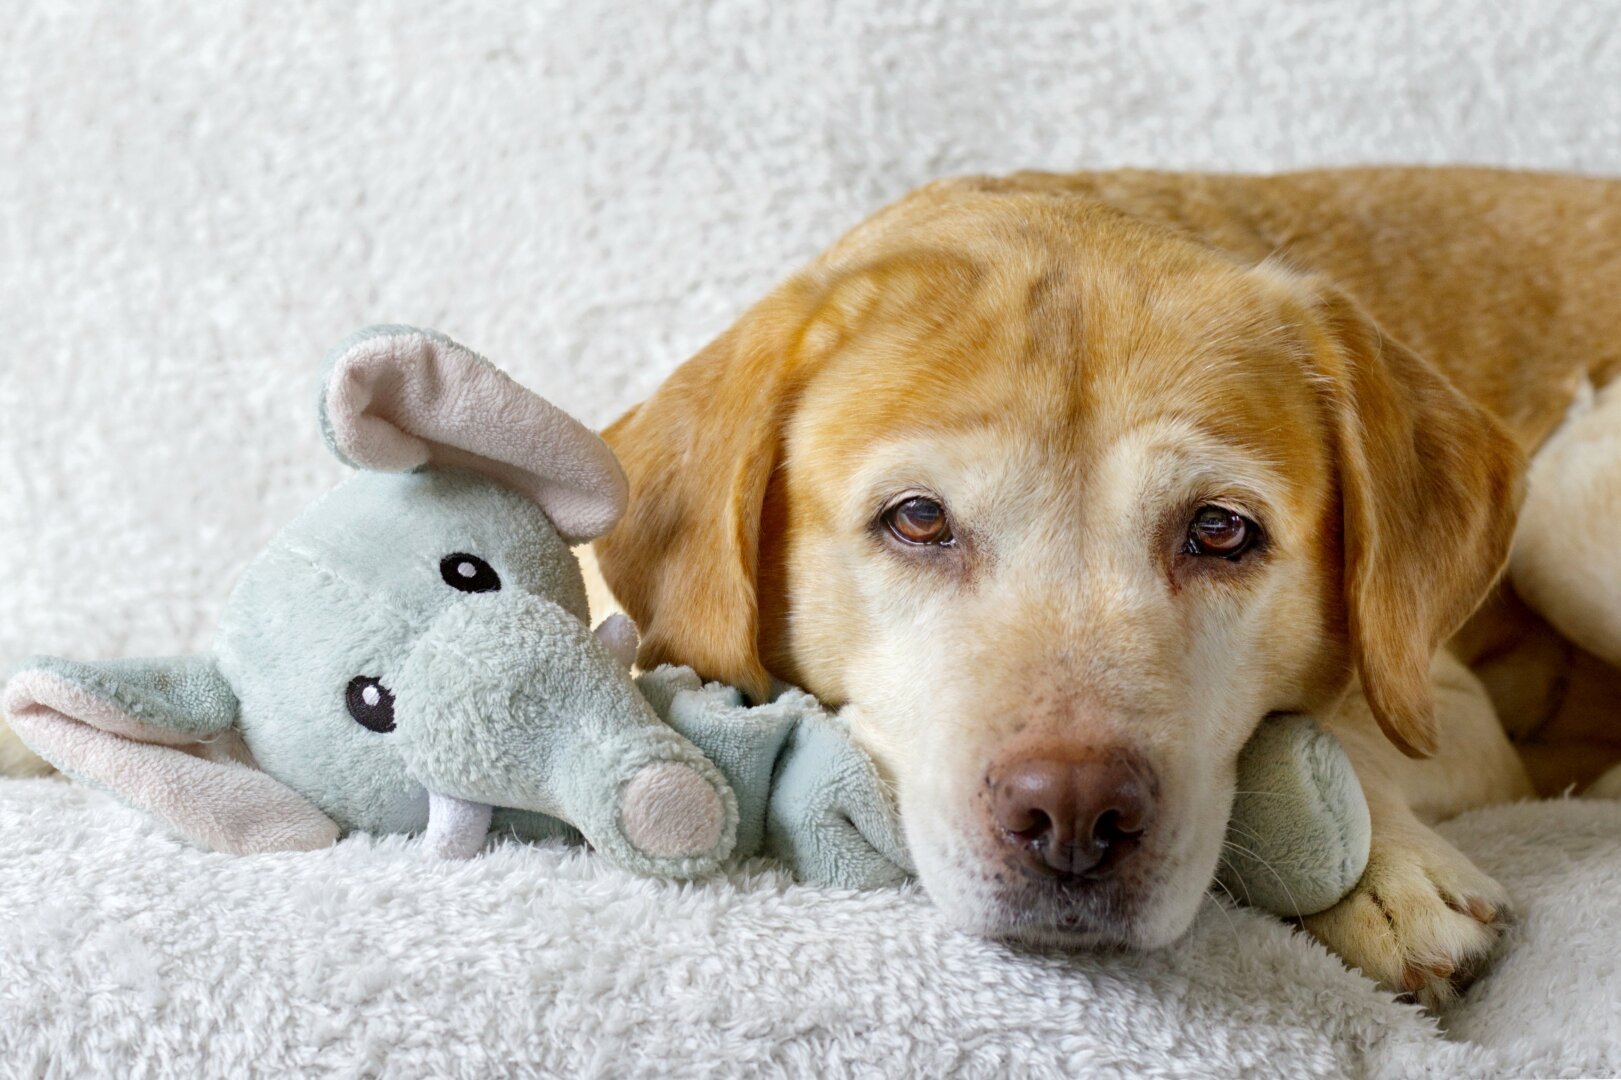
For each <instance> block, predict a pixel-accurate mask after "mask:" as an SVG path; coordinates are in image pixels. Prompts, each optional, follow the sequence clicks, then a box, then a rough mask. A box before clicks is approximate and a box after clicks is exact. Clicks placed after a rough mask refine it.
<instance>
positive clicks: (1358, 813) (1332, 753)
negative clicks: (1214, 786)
mask: <svg viewBox="0 0 1621 1080" xmlns="http://www.w3.org/2000/svg"><path fill="white" fill-rule="evenodd" d="M1237 787H1238V793H1237V795H1236V796H1235V797H1234V799H1233V811H1232V818H1231V820H1230V823H1229V825H1228V829H1227V847H1226V850H1225V852H1224V854H1223V857H1222V867H1221V872H1220V874H1219V875H1218V879H1219V880H1220V881H1221V883H1222V884H1223V885H1224V886H1225V887H1226V888H1227V890H1228V891H1229V892H1231V893H1232V894H1233V896H1234V897H1235V898H1237V899H1239V900H1242V901H1243V902H1244V903H1246V904H1250V905H1252V906H1254V907H1259V908H1265V909H1266V910H1267V911H1271V912H1275V913H1277V914H1279V915H1288V916H1299V915H1312V914H1315V913H1317V912H1319V911H1323V910H1325V909H1327V908H1330V907H1333V906H1334V905H1335V904H1337V903H1338V902H1339V901H1340V898H1341V897H1343V896H1344V895H1345V894H1346V893H1348V892H1350V891H1351V887H1352V886H1354V885H1355V884H1356V883H1357V880H1358V879H1359V878H1361V877H1362V871H1363V870H1365V869H1366V868H1367V865H1368V849H1369V845H1370V844H1371V842H1372V839H1373V823H1372V820H1371V819H1370V818H1369V816H1368V802H1367V799H1366V798H1364V797H1363V794H1362V785H1361V783H1360V782H1359V781H1358V780H1357V778H1356V771H1355V770H1354V769H1353V768H1352V767H1351V762H1350V759H1349V758H1347V757H1346V756H1345V750H1344V748H1343V747H1341V746H1340V743H1339V740H1338V739H1336V738H1334V736H1332V735H1330V734H1329V733H1328V732H1326V731H1324V730H1323V729H1322V728H1320V727H1318V726H1317V725H1316V724H1315V723H1314V722H1313V721H1312V720H1311V718H1310V717H1307V716H1293V715H1291V716H1275V717H1271V718H1269V719H1267V720H1266V721H1264V722H1263V723H1262V724H1261V726H1260V728H1259V729H1258V730H1257V731H1256V732H1255V734H1254V735H1253V736H1252V737H1251V738H1250V741H1249V743H1248V744H1247V745H1246V746H1245V747H1244V752H1243V753H1242V754H1241V755H1240V756H1239V759H1238V785H1237Z"/></svg>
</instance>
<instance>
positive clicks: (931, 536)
mask: <svg viewBox="0 0 1621 1080" xmlns="http://www.w3.org/2000/svg"><path fill="white" fill-rule="evenodd" d="M884 525H885V526H886V527H887V528H888V529H889V531H890V532H891V533H893V534H894V535H895V538H896V539H898V540H900V541H901V542H902V543H906V544H938V545H941V546H944V545H946V544H949V543H951V541H952V536H951V523H950V522H949V521H947V520H946V508H945V507H943V506H941V505H940V504H939V503H938V502H936V501H935V500H933V499H931V498H928V497H927V496H925V495H914V496H912V497H911V498H910V499H906V500H903V501H902V502H898V503H896V504H895V505H894V506H892V507H890V508H889V509H888V510H886V511H884Z"/></svg>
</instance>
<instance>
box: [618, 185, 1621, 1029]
mask: <svg viewBox="0 0 1621 1080" xmlns="http://www.w3.org/2000/svg"><path fill="white" fill-rule="evenodd" d="M1618 370H1621V181H1615V180H1604V179H1592V178H1582V177H1575V176H1561V175H1541V174H1531V173H1518V172H1509V171H1495V170H1487V169H1473V168H1440V169H1422V168H1358V169H1345V170H1329V171H1317V172H1306V173H1299V174H1292V175H1280V176H1270V177H1264V176H1236V175H1197V174H1176V173H1162V172H1138V171H1124V172H1103V173H1081V174H1073V175H1060V174H1051V173H1019V174H1015V175H1012V176H1008V177H1002V178H997V177H969V178H963V179H955V180H947V181H941V182H936V183H932V184H929V185H927V186H925V187H923V188H921V189H919V190H917V191H915V192H913V193H912V194H910V195H908V196H906V197H905V198H903V199H901V200H900V201H899V202H897V203H895V204H893V205H891V206H889V207H887V208H885V209H883V210H881V211H879V212H878V213H877V214H875V215H874V216H873V217H871V218H870V219H868V220H867V221H865V222H864V223H862V224H860V225H858V226H857V227H856V228H855V229H854V230H853V231H851V232H850V233H848V234H847V235H846V236H844V237H843V238H842V239H840V240H839V241H838V242H836V243H835V244H834V245H833V246H832V247H831V248H830V249H828V250H827V251H826V252H825V253H823V254H822V255H821V256H819V257H818V258H816V259H815V260H814V261H812V262H811V263H810V264H809V265H808V266H807V267H806V268H805V269H803V270H802V271H800V272H799V273H796V274H794V275H793V276H792V277H790V278H788V279H787V280H786V281H785V282H783V283H782V284H781V285H780V286H778V287H777V288H775V289H774V290H772V291H771V292H770V293H769V294H768V295H767V296H765V297H764V298H763V299H761V300H760V301H759V302H758V303H757V304H755V305H754V306H753V307H751V308H750V309H749V310H748V311H747V312H746V313H745V314H744V315H743V316H742V317H741V318H740V319H739V320H738V321H737V322H736V323H735V324H734V325H732V326H731V327H730V328H729V329H728V330H726V331H725V332H724V333H723V334H721V335H720V336H719V337H718V338H717V339H715V340H714V341H713V342H712V343H711V344H710V345H709V346H707V347H706V348H704V349H703V350H702V351H701V352H699V353H698V354H697V355H696V356H695V357H694V358H692V359H691V360H689V361H688V362H687V363H685V364H684V365H683V366H681V367H680V368H679V369H678V370H676V371H675V373H674V374H673V375H672V376H671V377H670V378H669V379H668V381H667V382H665V383H664V384H663V386H662V387H660V388H659V389H658V390H657V391H656V392H655V393H654V394H653V395H652V397H651V398H649V399H648V400H647V401H645V402H644V403H642V404H640V405H638V406H636V407H634V408H632V409H631V410H630V411H629V412H627V413H626V414H625V415H624V416H623V417H622V418H621V419H619V420H618V421H617V422H616V423H614V424H613V425H612V426H610V427H609V428H608V429H607V431H606V433H605V434H606V437H607V439H608V441H609V442H610V444H611V445H612V446H613V448H614V450H615V451H616V452H617V454H618V455H619V457H620V459H621V461H622V462H623V464H624V466H625V469H626V471H627V473H628V476H629V479H630V485H631V503H630V510H629V512H628V514H627V515H626V517H625V519H624V520H623V522H622V523H621V524H620V525H619V526H618V528H617V529H616V530H615V531H614V532H613V533H611V534H610V535H609V536H608V537H606V538H605V539H603V540H601V541H599V542H598V543H597V545H596V555H597V559H598V561H599V563H600V569H601V573H602V575H603V577H604V579H605V582H606V585H607V587H608V589H609V590H611V593H612V596H613V598H614V599H615V600H616V601H617V603H618V604H620V605H622V606H623V608H624V609H625V610H626V611H628V612H629V613H630V615H631V616H632V617H633V618H634V619H635V620H636V621H637V623H638V624H639V625H640V626H641V627H642V629H643V631H644V634H645V638H644V642H643V645H642V649H641V656H640V660H641V663H642V664H643V665H644V666H647V665H653V664H659V663H665V662H675V663H684V664H690V665H692V666H693V667H695V668H696V669H697V670H698V671H699V672H700V673H701V674H702V675H704V676H705V677H708V678H713V679H719V680H723V681H726V682H730V683H734V684H737V685H738V686H741V687H743V688H744V689H745V690H746V691H747V692H748V693H749V694H750V695H751V696H753V697H754V698H761V697H764V696H765V695H766V694H767V693H768V692H769V687H770V685H771V682H772V680H773V679H781V680H784V681H786V682H790V683H794V684H797V685H800V686H803V687H805V688H806V689H808V690H810V691H811V692H813V693H815V694H816V695H818V696H819V697H821V698H822V699H823V700H824V701H826V702H828V703H830V704H833V705H838V706H844V707H846V708H847V710H848V714H849V715H850V716H851V718H852V730H853V733H854V736H855V737H856V738H857V739H858V740H859V742H860V743H861V744H862V745H863V746H864V747H865V748H866V749H867V750H868V751H869V752H870V753H871V755H872V757H873V758H874V760H875V761H876V762H877V763H878V765H879V767H880V769H881V771H882V772H883V773H884V775H885V777H886V779H887V781H888V782H890V783H891V784H892V785H893V788H894V791H895V795H896V799H897V802H898V806H899V809H900V815H901V820H902V822H903V824H904V827H905V830H906V835H907V839H908V843H909V845H910V848H911V851H912V854H913V856H914V858H915V860H916V863H917V869H918V874H919V877H920V879H921V881H922V883H923V885H924V887H925V889H926V890H927V891H928V892H929V893H930V894H931V895H932V897H933V898H934V900H935V901H936V903H937V905H938V907H939V908H940V909H941V910H942V911H943V912H944V913H945V914H946V916H947V917H949V918H950V919H952V920H953V921H955V922H956V923H958V924H960V925H961V926H963V927H964V928H966V929H968V930H971V931H974V932H977V933H980V934H984V935H987V936H991V937H995V938H1002V939H1009V940H1012V941H1019V942H1028V943H1035V944H1039V945H1045V944H1057V945H1063V946H1079V947H1090V946H1125V947H1137V948H1153V947H1157V946H1163V945H1165V944H1167V943H1169V942H1172V941H1174V940H1175V939H1176V938H1177V937H1178V936H1179V935H1181V934H1182V933H1183V932H1184V931H1185V930H1186V929H1187V928H1188V926H1189V925H1190V923H1191V921H1192V920H1193V918H1194V916H1195V914H1196V912H1197V910H1198V909H1199V907H1200V905H1201V903H1202V902H1203V897H1204V896H1205V894H1206V893H1207V891H1208V890H1209V889H1210V888H1211V885H1212V880H1213V877H1214V874H1215V871H1216V869H1217V867H1218V864H1219V861H1220V859H1221V858H1222V855H1223V845H1224V833H1225V830H1226V827H1227V820H1228V813H1229V808H1230V805H1231V801H1232V798H1233V795H1234V766H1235V758H1236V755H1237V754H1238V751H1239V749H1240V747H1242V746H1243V745H1244V743H1245V741H1246V740H1247V739H1248V738H1249V736H1250V734H1251V733H1252V732H1253V731H1254V730H1255V728H1256V725H1258V724H1259V723H1261V721H1262V720H1263V719H1264V718H1265V717H1267V716H1269V715H1271V714H1274V713H1281V712H1292V713H1307V714H1311V715H1313V716H1316V717H1318V718H1319V719H1320V720H1321V722H1322V723H1323V724H1325V725H1326V726H1327V727H1328V728H1329V729H1330V730H1332V731H1334V732H1335V733H1336V734H1337V735H1338V736H1339V738H1340V740H1341V741H1342V742H1343V744H1344V745H1345V747H1346V750H1347V751H1348V753H1349V754H1350V756H1351V759H1352V761H1353V763H1354V765H1355V768H1356V770H1357V774H1358V777H1359V779H1360V781H1361V783H1362V786H1363V789H1364V791H1365V793H1366V795H1367V799H1368V804H1369V808H1370V811H1371V814H1372V821H1373V840H1372V851H1371V855H1370V860H1369V864H1368V868H1367V871H1366V873H1365V874H1364V875H1363V877H1362V879H1361V881H1360V883H1359V884H1358V886H1357V887H1356V889H1355V890H1354V891H1353V892H1352V893H1351V894H1350V895H1349V896H1347V897H1346V898H1345V899H1344V900H1343V901H1342V902H1341V903H1339V904H1338V905H1337V906H1335V907H1333V908H1331V909H1329V910H1328V911H1326V912H1322V913H1320V914H1316V915H1311V916H1309V917H1306V918H1305V919H1303V920H1302V921H1303V924H1304V926H1305V927H1306V929H1307V930H1308V931H1309V932H1310V933H1312V934H1314V935H1315V936H1316V937H1317V938H1318V939H1320V940H1321V941H1322V942H1324V943H1325V944H1326V945H1328V946H1329V947H1330V948H1332V949H1333V950H1335V951H1336V952H1338V953H1339V955H1340V956H1341V957H1343V958H1344V959H1345V960H1347V961H1348V962H1350V963H1351V964H1353V965H1355V966H1356V967H1358V968H1360V969H1361V970H1362V971H1363V972H1365V973H1366V974H1367V975H1369V976H1370V977H1372V978H1373V979H1375V980H1376V981H1378V982H1379V983H1381V984H1382V985H1384V986H1386V987H1388V988H1390V989H1391V990H1393V991H1395V992H1397V993H1401V994H1405V995H1410V996H1411V997H1412V998H1413V999H1416V1000H1418V1001H1420V1002H1422V1003H1423V1004H1425V1005H1427V1006H1429V1007H1431V1008H1438V1007H1441V1006H1443V1005H1445V1004H1446V1003H1447V1002H1448V1001H1450V1000H1452V999H1453V998H1454V997H1455V996H1456V995H1457V994H1458V993H1460V992H1461V991H1462V990H1463V989H1464V988H1465V987H1466V986H1467V985H1468V984H1469V982H1470V981H1471V979H1472V978H1474V977H1475V976H1476V975H1477V974H1478V973H1479V972H1480V971H1481V970H1482V968H1483V966H1484V965H1485V963H1486V962H1487V961H1488V958H1489V957H1490V955H1491V953H1492V951H1493V949H1494V946H1495V944H1496V943H1497V941H1498V939H1499V936H1500V934H1501V932H1502V930H1503V928H1504V926H1505V924H1506V922H1507V920H1508V919H1509V917H1510V912H1511V907H1510V902H1509V897H1508V896H1507V895H1506V894H1505V891H1504V890H1503V888H1502V887H1501V886H1500V885H1499V884H1498V883H1497V882H1495V881H1494V880H1492V879H1491V878H1490V877H1489V876H1488V875H1486V874H1485V873H1483V872H1482V871H1480V870H1479V869H1478V868H1476V867H1475V866H1474V865H1473V864H1472V863H1471V862H1470V861H1469V859H1468V858H1466V857H1465V856H1464V855H1463V854H1462V853H1460V852H1459V851H1457V850H1456V849H1455V848H1454V847H1452V846H1451V845H1450V844H1448V843H1447V842H1446V841H1445V840H1443V839H1442V838H1441V837H1440V836H1439V835H1437V834H1436V833H1435V832H1434V831H1433V830H1432V829H1431V827H1430V825H1431V824H1432V823H1433V822H1435V821H1436V820H1438V819H1440V818H1443V817H1446V816H1449V815H1453V814H1456V813H1458V812H1461V811H1463V810H1465V809H1468V808H1471V807H1476V806H1481V805H1485V804H1489V803H1494V802H1500V801H1505V800H1512V799H1518V798H1521V797H1525V796H1529V795H1531V794H1532V793H1533V791H1534V790H1540V791H1543V792H1549V791H1557V790H1564V789H1567V788H1569V787H1570V786H1572V785H1583V786H1590V787H1591V789H1592V790H1593V792H1594V793H1609V794H1617V795H1621V780H1618V779H1617V774H1615V773H1612V774H1610V775H1608V776H1602V777H1601V776H1600V774H1601V773H1602V772H1603V771H1604V769H1605V768H1606V767H1607V766H1609V765H1610V764H1611V763H1613V762H1614V761H1615V760H1616V759H1617V758H1618V757H1621V724H1617V723H1616V722H1615V721H1613V720H1612V719H1611V716H1612V712H1613V709H1612V708H1611V707H1610V705H1609V703H1610V702H1613V701H1615V700H1616V697H1615V693H1616V691H1617V690H1621V678H1618V675H1617V672H1618V665H1621V595H1618V590H1621V549H1618V548H1617V546H1616V545H1615V544H1614V543H1613V540H1612V534H1613V531H1614V528H1615V524H1614V523H1615V522H1616V521H1617V514H1618V513H1621V388H1617V387H1616V386H1615V385H1614V383H1615V379H1614V376H1615V375H1616V373H1617V371H1618ZM1505 567H1506V568H1508V573H1507V575H1506V576H1505V574H1504V570H1505ZM942 718H944V719H942Z"/></svg>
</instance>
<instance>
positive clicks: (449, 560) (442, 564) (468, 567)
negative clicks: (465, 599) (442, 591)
mask: <svg viewBox="0 0 1621 1080" xmlns="http://www.w3.org/2000/svg"><path fill="white" fill-rule="evenodd" d="M439 576H440V577H442V578H444V579H445V584H446V585H449V586H450V587H451V588H452V589H456V590H458V591H460V592H466V593H480V592H495V591H496V590H497V589H499V588H500V587H501V576H500V575H499V574H497V573H496V572H495V567H493V566H491V565H490V564H489V563H487V562H485V561H484V560H483V559H481V558H479V557H478V556H477V555H469V554H467V553H466V552H465V551H458V552H457V553H456V554H454V555H446V556H445V557H444V558H443V559H440V560H439Z"/></svg>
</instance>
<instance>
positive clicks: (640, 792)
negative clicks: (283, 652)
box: [393, 593, 737, 877]
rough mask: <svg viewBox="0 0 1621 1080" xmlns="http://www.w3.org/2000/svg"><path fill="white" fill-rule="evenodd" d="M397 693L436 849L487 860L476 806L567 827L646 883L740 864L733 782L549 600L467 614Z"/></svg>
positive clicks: (437, 626) (518, 598)
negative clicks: (732, 859)
mask: <svg viewBox="0 0 1621 1080" xmlns="http://www.w3.org/2000/svg"><path fill="white" fill-rule="evenodd" d="M393 691H394V694H395V698H396V707H395V708H396V717H397V722H398V731H397V733H396V734H397V736H398V737H400V746H401V751H402V753H403V754H404V756H405V758H406V763H407V767H408V768H409V769H410V770H411V772H412V774H413V775H414V776H415V777H417V779H419V780H420V781H421V782H422V783H423V784H424V785H425V786H426V787H427V788H428V790H429V791H430V792H432V793H434V796H433V799H434V801H433V802H432V804H431V806H430V818H429V831H430V836H431V837H433V838H435V842H436V843H438V842H440V841H439V839H438V838H445V839H444V841H443V842H444V843H446V844H450V843H451V842H452V838H459V839H456V840H455V843H456V846H458V848H466V847H468V846H471V850H476V845H474V843H473V841H472V840H471V839H470V838H469V837H470V834H471V832H472V831H474V829H475V827H476V821H469V819H470V818H471V813H470V811H469V810H468V809H466V805H467V804H481V805H483V806H485V807H488V806H495V807H503V808H510V809H517V810H529V811H534V812H537V813H541V814H547V815H550V816H552V817H556V818H561V819H562V820H564V821H566V822H568V823H569V824H571V825H573V826H574V827H575V828H577V829H579V830H580V832H581V833H583V834H584V835H585V838H586V839H587V840H588V841H589V842H590V843H591V845H592V846H593V847H595V848H596V849H597V850H598V851H600V852H602V853H603V854H605V855H607V856H608V857H610V858H612V859H614V860H615V861H616V862H619V863H622V864H624V865H628V866H632V867H634V868H636V869H638V870H642V871H645V872H651V873H658V874H665V875H669V876H676V877H691V876H694V875H697V874H702V873H707V872H708V871H709V870H711V869H713V868H714V867H715V866H716V865H718V863H719V862H720V861H721V860H722V859H724V858H726V856H727V855H729V854H730V853H731V849H732V846H733V844H734V843H735V841H736V828H737V808H736V799H735V796H734V795H733V794H732V791H731V788H730V787H729V786H728V785H727V784H726V781H725V779H724V777H722V775H721V774H720V772H719V771H718V770H717V769H716V768H715V767H714V765H712V764H711V763H710V762H709V760H708V759H707V758H705V757H704V756H703V754H701V753H700V752H699V751H698V750H697V749H696V748H695V747H693V746H692V744H691V743H689V742H687V741H686V740H685V739H683V738H682V737H681V736H680V735H678V734H677V733H676V732H675V731H674V730H673V729H672V728H670V727H669V726H668V725H666V724H664V723H662V722H661V721H660V720H659V718H658V716H657V715H656V714H655V713H654V712H653V710H652V707H651V706H650V705H649V704H648V703H647V700H646V699H645V698H643V697H642V695H641V693H640V692H639V691H637V689H636V686H635V683H634V682H632V680H631V678H630V675H629V673H628V672H627V671H626V670H625V668H624V665H623V663H622V662H621V661H620V660H619V659H618V658H616V656H615V655H614V654H613V653H612V652H611V651H610V650H609V648H607V647H606V646H605V645H604V644H603V643H602V642H601V641H599V640H597V639H596V638H595V637H593V635H592V634H591V632H590V631H589V630H588V629H587V628H586V627H585V625H584V624H583V623H582V622H580V620H579V619H577V618H575V617H574V616H573V615H570V614H569V613H568V612H566V611H564V610H563V609H562V608H560V607H558V606H557V605H555V604H552V603H550V602H549V601H546V600H544V599H541V598H539V597H536V596H533V595H526V594H515V595H511V596H505V595H503V594H500V593H495V594H492V595H491V596H489V597H488V598H479V599H478V600H476V601H475V600H469V601H464V602H463V603H461V604H458V605H457V606H456V607H455V608H453V609H451V610H449V611H447V612H445V613H444V615H442V616H441V617H440V618H439V619H438V620H436V621H435V623H434V625H433V626H432V627H431V628H430V630H429V632H428V633H427V634H425V635H424V636H423V638H422V639H421V640H420V641H419V642H418V644H417V646H416V648H415V649H414V650H413V652H412V655H411V658H410V662H409V663H408V664H407V665H406V669H405V670H404V671H402V672H401V673H400V677H399V679H398V681H397V684H396V685H395V686H394V687H393ZM457 803H460V804H461V805H460V806H458V805H456V804H457ZM441 821H442V822H443V824H440V822H441ZM485 824H486V827H487V822H486V823H485Z"/></svg>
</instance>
